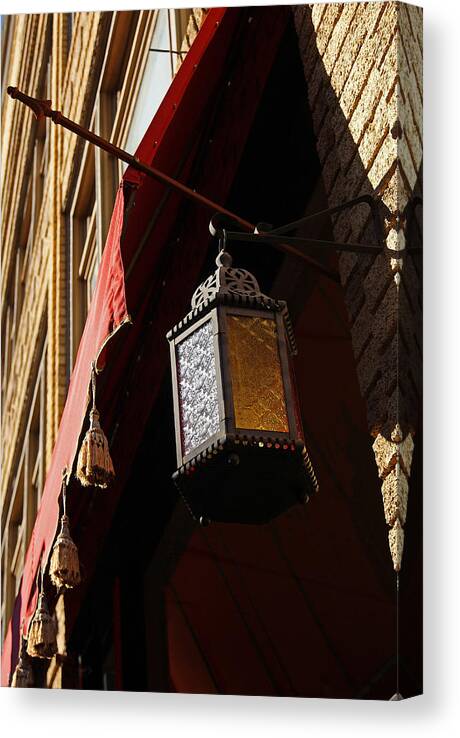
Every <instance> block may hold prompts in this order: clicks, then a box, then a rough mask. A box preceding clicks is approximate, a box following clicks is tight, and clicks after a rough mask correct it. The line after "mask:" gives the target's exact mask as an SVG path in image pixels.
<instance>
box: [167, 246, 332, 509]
mask: <svg viewBox="0 0 460 738" xmlns="http://www.w3.org/2000/svg"><path fill="white" fill-rule="evenodd" d="M216 265H217V269H216V270H215V272H214V273H213V274H211V275H210V276H209V277H208V278H207V279H206V280H205V281H204V282H203V283H202V284H201V285H200V286H199V287H198V288H197V289H196V291H195V292H194V294H193V297H192V305H191V307H192V309H191V311H190V312H189V313H188V314H187V315H186V316H185V317H184V318H183V319H182V320H181V321H180V322H179V323H178V324H177V325H176V326H174V328H172V330H171V331H170V332H169V333H168V335H167V338H168V340H169V342H170V350H171V366H172V379H173V398H174V411H175V426H176V447H177V466H178V469H177V471H176V472H175V474H174V475H173V479H174V481H175V483H176V485H177V487H178V488H179V491H180V492H181V494H182V496H183V498H184V500H185V502H186V504H187V506H188V508H189V510H190V512H191V513H192V515H193V517H194V518H195V519H197V520H200V521H201V522H202V523H203V522H206V521H221V522H238V523H265V522H268V521H269V520H271V519H272V518H274V517H275V516H277V515H279V514H280V513H281V512H283V511H284V510H286V509H287V508H289V507H291V506H292V505H293V504H294V503H296V502H306V501H307V500H308V499H309V496H310V495H311V494H312V493H313V492H315V491H317V489H318V483H317V480H316V477H315V474H314V471H313V467H312V465H311V462H310V459H309V456H308V453H307V451H306V448H305V444H304V441H303V433H302V427H301V421H300V412H299V408H298V401H297V395H296V390H295V383H294V374H293V369H292V364H291V356H292V355H293V354H295V353H296V346H295V339H294V332H293V328H292V324H291V321H290V318H289V313H288V309H287V305H286V303H285V302H284V301H282V300H274V299H272V298H271V297H268V296H267V295H264V294H263V293H262V292H261V291H260V288H259V285H258V282H257V280H256V278H255V277H254V276H253V275H252V274H251V273H250V272H248V271H246V270H245V269H241V268H235V267H233V266H232V259H231V256H230V254H229V253H227V252H226V251H225V250H221V251H220V253H219V255H218V257H217V259H216Z"/></svg>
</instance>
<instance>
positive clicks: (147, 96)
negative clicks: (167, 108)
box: [125, 9, 172, 153]
mask: <svg viewBox="0 0 460 738" xmlns="http://www.w3.org/2000/svg"><path fill="white" fill-rule="evenodd" d="M150 48H151V49H166V51H167V52H168V53H166V52H163V51H161V52H159V51H149V52H148V57H147V63H146V65H145V70H144V76H143V78H142V82H141V86H140V90H139V95H138V97H137V101H136V106H135V108H134V114H133V119H132V122H131V126H130V129H129V133H128V137H127V140H126V145H125V148H126V149H127V151H130V152H131V153H134V152H135V150H136V149H137V147H138V145H139V144H140V142H141V139H142V137H143V135H144V133H145V131H146V130H147V128H148V126H149V124H150V121H151V120H152V118H153V116H154V114H155V113H156V111H157V110H158V108H159V106H160V103H161V101H162V100H163V98H164V96H165V94H166V92H167V90H168V87H169V85H170V84H171V80H172V71H171V56H170V53H169V51H170V41H169V27H168V11H167V10H166V9H163V10H159V11H158V17H157V21H156V23H155V30H154V32H153V34H152V39H151V42H150Z"/></svg>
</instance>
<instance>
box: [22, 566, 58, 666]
mask: <svg viewBox="0 0 460 738" xmlns="http://www.w3.org/2000/svg"><path fill="white" fill-rule="evenodd" d="M42 579H43V574H42ZM42 586H43V582H42ZM56 636H57V629H56V623H55V620H54V618H53V617H51V615H50V612H49V610H48V603H47V601H46V597H45V593H44V592H43V591H41V592H40V596H39V598H38V605H37V609H36V610H35V614H34V616H33V618H32V622H31V624H30V628H29V634H28V637H27V653H28V654H29V656H32V657H36V658H39V659H51V658H52V657H53V656H54V655H55V654H56V653H57V650H58V649H57V641H56Z"/></svg>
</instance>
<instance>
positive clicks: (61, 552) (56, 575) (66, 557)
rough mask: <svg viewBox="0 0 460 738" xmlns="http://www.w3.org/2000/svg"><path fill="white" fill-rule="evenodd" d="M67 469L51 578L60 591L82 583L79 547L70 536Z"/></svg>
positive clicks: (64, 477) (52, 554)
mask: <svg viewBox="0 0 460 738" xmlns="http://www.w3.org/2000/svg"><path fill="white" fill-rule="evenodd" d="M66 477H67V469H63V471H62V513H63V514H62V517H61V530H60V531H59V535H58V537H57V538H56V540H55V542H54V546H53V550H52V552H51V561H50V579H51V581H52V582H53V584H54V586H55V587H56V588H57V590H58V591H61V590H62V589H71V588H72V587H76V586H77V584H80V562H79V560H78V549H77V547H76V545H75V543H74V542H73V540H72V538H71V537H70V531H69V518H68V515H67V483H66Z"/></svg>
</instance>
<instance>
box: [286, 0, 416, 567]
mask: <svg viewBox="0 0 460 738" xmlns="http://www.w3.org/2000/svg"><path fill="white" fill-rule="evenodd" d="M293 13H294V18H295V24H296V29H297V33H298V37H299V48H300V52H301V56H302V60H303V65H304V70H305V77H306V80H307V84H308V95H309V104H310V108H311V111H312V116H313V123H314V129H315V134H316V137H317V149H318V154H319V158H320V161H321V165H322V174H323V180H324V185H325V189H326V193H327V196H328V200H329V204H330V205H331V206H332V205H337V204H339V203H342V202H345V201H347V200H350V199H352V198H354V197H356V196H358V195H362V194H367V195H369V194H370V195H375V196H376V198H377V201H378V203H379V208H380V218H381V223H382V226H383V234H382V235H383V239H384V241H385V246H386V248H385V249H384V251H383V252H382V253H381V255H380V256H378V257H377V258H371V257H367V256H362V255H355V254H351V255H350V254H343V255H342V256H341V257H340V274H341V280H342V284H343V288H344V293H345V300H346V303H347V308H348V312H349V317H350V328H351V333H352V340H353V348H354V353H355V358H356V365H357V374H358V379H359V383H360V387H361V392H362V395H363V397H364V398H365V401H366V404H367V413H368V423H369V430H370V432H371V434H372V435H373V436H374V437H375V438H376V446H375V449H374V450H375V452H376V456H378V459H377V461H378V468H379V474H380V476H381V477H382V484H383V486H382V493H383V496H384V502H385V506H386V508H388V505H389V504H390V503H389V502H388V500H389V499H390V498H391V499H394V498H395V496H396V498H398V499H399V500H400V501H399V503H398V510H399V513H398V515H396V516H394V515H390V517H389V518H388V516H387V521H388V522H389V524H390V525H391V526H392V531H391V534H390V543H391V542H392V541H393V544H392V546H393V548H392V550H393V552H394V551H396V549H398V551H400V550H401V549H402V537H403V533H402V525H403V524H404V520H405V510H406V506H407V487H408V485H407V477H408V476H409V474H410V459H409V458H408V456H407V454H406V455H405V463H402V462H401V463H400V461H401V458H402V453H400V449H399V446H400V444H402V443H403V442H406V444H407V438H408V435H410V436H411V437H412V435H413V434H414V433H415V431H416V429H417V425H418V422H419V415H420V403H421V392H422V386H421V382H422V372H421V357H422V317H421V305H422V301H421V300H422V297H421V282H422V275H421V266H422V261H421V255H420V254H419V253H418V252H417V253H415V252H413V253H410V252H409V253H408V251H407V247H409V248H417V247H420V246H421V235H422V234H421V207H420V204H419V203H418V200H417V199H416V197H417V196H419V195H420V193H421V177H422V43H423V37H422V33H423V27H422V10H421V9H420V8H418V7H415V6H409V5H406V4H404V3H398V2H383V3H381V2H378V3H377V2H375V3H368V2H361V3H347V4H340V3H325V4H316V3H315V4H312V5H305V6H295V7H293ZM333 229H334V235H335V238H336V240H337V241H344V242H368V243H375V242H376V236H375V233H374V229H373V226H372V221H371V219H370V217H369V212H368V209H367V208H366V206H364V205H360V206H359V207H355V208H354V209H353V210H352V211H349V212H345V213H342V214H341V215H339V216H338V217H336V218H334V221H333ZM404 249H406V250H404ZM411 441H412V438H411ZM382 444H383V446H382ZM395 444H396V452H395V453H393V452H392V450H393V446H394V445H395ZM383 447H387V450H386V451H385V452H384V453H383V457H384V458H385V459H386V458H387V457H388V459H389V461H388V463H385V464H383V465H382V463H381V462H382V448H383ZM412 447H413V444H412ZM412 447H411V450H412ZM410 456H411V454H410ZM396 464H397V469H398V472H397V474H396V472H394V470H395V465H396ZM392 475H393V476H392ZM393 477H394V478H393ZM390 482H391V483H390ZM402 511H404V512H402ZM400 531H401V532H400ZM396 538H397V541H396V542H395V539H396ZM393 559H394V564H395V567H396V568H397V567H399V566H400V554H399V553H398V554H395V555H394V556H393Z"/></svg>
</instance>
